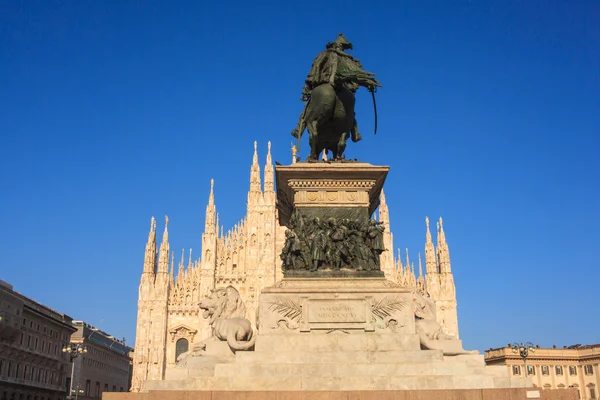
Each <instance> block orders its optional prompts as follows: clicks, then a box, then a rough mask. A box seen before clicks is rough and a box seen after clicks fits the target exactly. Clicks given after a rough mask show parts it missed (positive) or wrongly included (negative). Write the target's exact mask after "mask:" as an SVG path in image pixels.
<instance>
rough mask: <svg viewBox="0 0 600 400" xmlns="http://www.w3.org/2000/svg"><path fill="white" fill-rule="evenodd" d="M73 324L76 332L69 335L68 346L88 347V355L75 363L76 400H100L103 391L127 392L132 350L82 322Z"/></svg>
mask: <svg viewBox="0 0 600 400" xmlns="http://www.w3.org/2000/svg"><path fill="white" fill-rule="evenodd" d="M73 325H74V326H75V327H76V328H77V331H76V332H75V333H73V335H72V336H71V343H75V344H79V343H81V344H83V345H85V346H86V348H87V353H84V354H80V355H79V356H78V357H76V358H75V360H74V363H75V368H74V374H73V392H74V394H77V397H78V399H81V400H91V399H100V398H101V397H102V393H104V392H128V391H129V389H130V387H131V373H132V363H131V353H132V351H133V349H132V348H131V347H129V346H127V345H125V343H124V341H123V340H119V339H117V338H115V337H113V336H111V335H109V334H107V333H106V332H103V331H101V330H99V329H97V328H95V327H93V326H91V325H89V324H86V323H85V322H83V321H73Z"/></svg>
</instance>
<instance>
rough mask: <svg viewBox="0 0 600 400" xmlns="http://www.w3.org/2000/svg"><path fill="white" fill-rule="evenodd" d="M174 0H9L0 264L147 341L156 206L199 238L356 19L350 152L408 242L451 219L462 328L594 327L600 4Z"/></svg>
mask: <svg viewBox="0 0 600 400" xmlns="http://www.w3.org/2000/svg"><path fill="white" fill-rule="evenodd" d="M172 3H174V2H166V1H162V2H160V1H146V2H137V1H103V2H92V1H51V0H48V1H43V2H30V1H13V2H2V3H1V4H0V134H1V137H2V146H0V173H1V175H0V177H1V182H0V183H1V185H2V188H3V190H2V195H1V196H0V205H1V207H0V221H2V231H1V232H2V233H1V234H0V235H1V236H0V252H1V254H3V256H2V261H1V262H0V279H3V280H6V281H8V282H10V283H12V284H13V285H14V286H15V289H16V290H18V291H20V292H21V293H23V294H25V295H27V296H30V297H32V298H34V299H36V300H38V301H40V302H42V303H44V304H47V305H49V306H51V307H53V308H56V309H58V310H60V311H63V312H66V313H67V314H69V315H71V316H73V317H74V318H76V319H83V320H85V321H87V322H89V323H91V324H93V325H95V326H98V327H100V328H101V329H104V330H105V331H107V332H109V333H111V334H113V335H116V336H125V337H126V338H127V339H128V342H129V343H133V340H134V337H135V318H136V302H137V289H138V284H139V277H140V273H141V271H142V265H143V252H144V245H145V242H146V238H147V232H148V227H149V220H150V217H151V216H153V215H154V216H156V217H157V218H158V220H159V230H162V216H163V215H165V214H168V215H169V218H170V224H169V226H170V236H171V248H172V249H175V250H176V254H177V255H178V254H179V250H178V249H181V248H182V247H185V248H186V249H188V248H190V247H191V248H193V249H194V250H195V254H196V255H198V254H200V253H199V247H200V238H201V234H202V230H203V226H204V211H205V206H206V202H207V198H208V190H209V185H210V183H209V182H210V179H211V178H214V179H215V191H216V201H217V208H218V211H219V214H220V217H221V222H223V224H224V225H225V227H226V228H229V227H231V226H232V225H233V224H234V223H236V222H237V221H238V220H239V219H241V218H242V217H243V215H244V213H245V201H246V192H247V190H248V187H249V167H250V163H251V161H252V150H253V142H254V141H255V140H257V141H258V143H259V157H260V161H261V164H263V165H264V161H265V153H266V147H267V141H269V140H270V141H271V142H272V146H273V149H272V151H273V158H274V159H275V160H278V161H280V162H282V163H288V162H289V159H290V150H289V149H290V142H291V140H292V137H291V136H290V131H291V129H292V128H293V127H294V126H295V125H296V122H297V120H298V116H299V114H300V112H301V110H302V102H301V101H300V100H299V98H300V95H301V90H302V88H301V86H302V85H303V83H304V78H305V76H306V73H307V72H308V70H309V68H310V64H311V62H312V60H313V57H314V56H315V55H316V54H317V53H318V52H319V51H321V50H322V49H323V47H324V45H325V43H326V42H328V41H331V40H333V39H334V38H335V37H336V35H337V33H338V32H340V31H341V32H344V34H345V35H346V36H347V37H348V38H349V40H351V41H352V42H353V43H354V46H355V50H354V51H353V54H354V55H355V56H356V57H357V58H359V59H360V60H361V62H362V63H363V65H364V66H365V68H366V69H367V70H370V71H373V72H375V73H376V74H377V77H378V79H379V80H380V81H381V83H382V84H383V87H382V88H381V89H380V90H379V91H378V93H377V101H378V111H379V129H378V133H377V135H376V136H374V135H373V133H372V130H373V111H372V105H371V99H370V96H369V93H368V92H366V91H364V90H361V91H359V93H358V99H357V119H358V122H359V126H360V128H361V132H362V134H363V137H364V139H363V141H362V142H360V143H358V144H353V143H351V144H349V146H348V149H347V154H348V156H349V157H352V158H359V159H361V160H364V161H367V162H370V163H373V164H384V165H390V167H391V171H390V174H389V176H388V180H387V182H386V186H385V189H386V195H387V200H388V203H389V206H390V216H391V221H392V231H393V233H394V241H395V246H396V247H401V248H403V249H404V248H406V247H408V248H409V250H410V253H411V256H412V257H413V260H415V259H416V254H417V252H418V251H421V252H422V251H423V244H424V240H425V234H424V218H425V216H429V217H430V218H434V219H436V218H438V217H439V216H440V215H441V216H443V217H444V226H445V230H446V235H447V239H448V242H449V246H450V252H451V260H452V267H453V271H454V274H455V281H456V286H457V293H458V294H457V296H458V302H459V327H460V333H461V337H462V339H463V341H464V344H465V347H467V348H477V349H480V350H482V349H487V348H489V347H498V346H503V345H505V344H507V343H508V342H512V341H517V340H518V341H521V340H523V341H525V340H530V341H532V342H534V343H539V344H540V345H542V346H551V345H552V344H557V345H558V346H562V345H570V344H575V343H597V342H598V341H599V339H600V334H599V333H598V332H599V328H600V320H599V319H598V304H599V296H598V281H599V279H600V272H599V269H600V264H599V263H598V260H597V259H596V256H595V255H596V253H597V249H598V247H597V246H598V243H600V233H599V232H600V230H599V229H598V226H599V225H600V209H599V207H598V204H599V203H598V196H599V194H600V189H599V184H598V182H600V179H599V178H600V177H599V175H600V161H599V157H598V152H599V150H600V139H599V133H600V80H599V74H600V6H599V5H598V3H597V2H593V1H571V2H561V1H545V2H541V1H527V2H511V1H500V0H498V1H495V0H494V1H489V2H468V1H454V2H450V1H419V2H416V1H415V2H409V1H404V2H396V3H397V4H394V5H392V2H380V1H373V2H369V3H366V2H328V3H322V2H318V1H306V2H293V4H292V3H291V2H290V3H291V4H286V2H275V1H273V2H227V1H224V2H210V3H208V2H191V1H190V2H175V4H172ZM304 139H305V140H304V142H303V153H304V154H302V155H303V156H305V155H306V149H307V148H308V142H307V139H306V137H305V138H304Z"/></svg>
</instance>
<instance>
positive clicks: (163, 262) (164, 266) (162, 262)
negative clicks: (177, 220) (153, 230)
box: [157, 217, 170, 274]
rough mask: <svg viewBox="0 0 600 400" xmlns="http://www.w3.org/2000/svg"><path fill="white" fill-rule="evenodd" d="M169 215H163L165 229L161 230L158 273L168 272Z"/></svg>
mask: <svg viewBox="0 0 600 400" xmlns="http://www.w3.org/2000/svg"><path fill="white" fill-rule="evenodd" d="M168 227H169V217H165V231H164V232H163V238H162V243H161V244H160V257H159V259H158V271H157V273H159V274H168V273H169V248H170V247H169V228H168Z"/></svg>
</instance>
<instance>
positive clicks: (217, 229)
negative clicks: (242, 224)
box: [215, 213, 219, 237]
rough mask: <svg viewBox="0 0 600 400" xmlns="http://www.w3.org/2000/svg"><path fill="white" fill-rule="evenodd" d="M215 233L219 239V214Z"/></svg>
mask: <svg viewBox="0 0 600 400" xmlns="http://www.w3.org/2000/svg"><path fill="white" fill-rule="evenodd" d="M215 233H216V234H217V237H219V213H217V221H216V225H215Z"/></svg>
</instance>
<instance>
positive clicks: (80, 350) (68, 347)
mask: <svg viewBox="0 0 600 400" xmlns="http://www.w3.org/2000/svg"><path fill="white" fill-rule="evenodd" d="M62 352H63V353H69V358H70V360H71V385H70V387H69V395H68V396H67V399H72V398H73V374H74V373H75V359H76V358H77V357H79V356H80V355H81V354H85V353H87V347H86V346H85V345H84V344H82V343H67V344H65V345H64V346H63V348H62Z"/></svg>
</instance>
